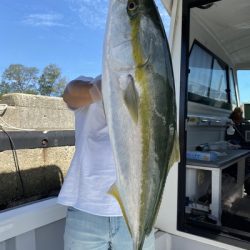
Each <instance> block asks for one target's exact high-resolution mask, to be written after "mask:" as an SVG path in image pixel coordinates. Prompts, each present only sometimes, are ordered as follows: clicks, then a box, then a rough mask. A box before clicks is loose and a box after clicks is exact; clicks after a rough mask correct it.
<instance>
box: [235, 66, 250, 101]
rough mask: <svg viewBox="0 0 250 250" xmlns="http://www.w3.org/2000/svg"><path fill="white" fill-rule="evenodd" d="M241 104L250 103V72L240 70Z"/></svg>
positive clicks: (238, 75)
mask: <svg viewBox="0 0 250 250" xmlns="http://www.w3.org/2000/svg"><path fill="white" fill-rule="evenodd" d="M237 77H238V84H239V93H240V100H241V103H250V88H249V86H250V70H240V71H238V74H237Z"/></svg>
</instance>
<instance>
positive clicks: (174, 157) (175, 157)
mask: <svg viewBox="0 0 250 250" xmlns="http://www.w3.org/2000/svg"><path fill="white" fill-rule="evenodd" d="M179 161H180V146H179V138H178V135H177V133H175V139H174V145H173V150H172V154H171V157H170V161H169V165H168V166H169V169H170V168H171V167H172V166H173V165H174V163H175V162H179Z"/></svg>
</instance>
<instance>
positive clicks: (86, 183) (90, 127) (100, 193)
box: [58, 101, 122, 216]
mask: <svg viewBox="0 0 250 250" xmlns="http://www.w3.org/2000/svg"><path fill="white" fill-rule="evenodd" d="M75 147H76V150H75V154H74V157H73V159H72V162H71V165H70V168H69V170H68V173H67V176H66V177H65V180H64V183H63V186H62V189H61V191H60V194H59V196H58V203H60V204H63V205H66V206H72V207H74V208H76V209H79V210H82V211H84V212H87V213H91V214H95V215H100V216H122V212H121V209H120V207H119V205H118V202H117V201H116V200H115V198H114V197H113V196H111V195H109V194H107V191H108V190H109V188H110V187H111V186H112V184H113V183H114V182H115V180H116V174H115V164H114V159H113V153H112V149H111V144H110V139H109V133H108V127H107V123H106V119H105V114H104V109H103V103H102V101H99V102H96V103H93V104H91V105H89V106H88V107H84V108H80V109H78V110H76V111H75Z"/></svg>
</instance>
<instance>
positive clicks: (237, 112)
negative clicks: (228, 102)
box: [229, 107, 244, 125]
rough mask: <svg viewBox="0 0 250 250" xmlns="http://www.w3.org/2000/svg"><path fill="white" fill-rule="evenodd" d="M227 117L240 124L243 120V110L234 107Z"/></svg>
mask: <svg viewBox="0 0 250 250" xmlns="http://www.w3.org/2000/svg"><path fill="white" fill-rule="evenodd" d="M229 118H230V119H231V120H232V121H233V122H234V123H235V124H236V125H238V124H241V123H242V122H243V121H244V118H243V112H242V110H241V108H239V107H236V108H235V109H234V110H233V112H232V113H231V114H230V116H229Z"/></svg>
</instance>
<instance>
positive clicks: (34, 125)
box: [0, 93, 74, 130]
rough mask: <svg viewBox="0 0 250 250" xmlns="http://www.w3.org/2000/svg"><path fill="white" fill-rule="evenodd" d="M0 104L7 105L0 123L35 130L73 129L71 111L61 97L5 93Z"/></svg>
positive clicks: (0, 117)
mask: <svg viewBox="0 0 250 250" xmlns="http://www.w3.org/2000/svg"><path fill="white" fill-rule="evenodd" d="M0 104H7V105H8V107H7V109H6V111H5V112H4V114H3V115H1V116H0V124H3V125H5V126H6V127H8V126H7V125H6V123H8V124H9V125H11V126H14V127H18V128H23V129H36V130H48V129H49V130H60V129H63V130H65V129H74V117H73V112H72V111H70V110H69V109H68V108H67V106H66V105H65V103H64V102H63V100H62V98H60V97H47V96H39V95H28V94H19V93H14V94H6V95H3V96H2V98H1V99H0Z"/></svg>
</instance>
